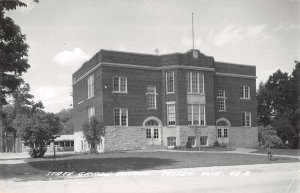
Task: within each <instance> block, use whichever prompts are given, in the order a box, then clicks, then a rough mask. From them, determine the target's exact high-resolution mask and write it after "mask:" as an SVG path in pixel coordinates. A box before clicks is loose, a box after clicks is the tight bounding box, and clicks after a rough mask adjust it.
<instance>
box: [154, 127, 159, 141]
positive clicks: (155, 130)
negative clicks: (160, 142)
mask: <svg viewBox="0 0 300 193" xmlns="http://www.w3.org/2000/svg"><path fill="white" fill-rule="evenodd" d="M153 138H154V139H158V129H154V135H153Z"/></svg>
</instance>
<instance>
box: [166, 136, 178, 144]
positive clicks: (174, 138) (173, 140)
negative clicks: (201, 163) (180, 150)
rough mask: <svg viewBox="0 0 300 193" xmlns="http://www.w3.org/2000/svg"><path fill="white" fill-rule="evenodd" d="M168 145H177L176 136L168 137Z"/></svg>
mask: <svg viewBox="0 0 300 193" xmlns="http://www.w3.org/2000/svg"><path fill="white" fill-rule="evenodd" d="M168 146H176V137H168Z"/></svg>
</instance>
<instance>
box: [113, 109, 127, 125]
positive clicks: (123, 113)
mask: <svg viewBox="0 0 300 193" xmlns="http://www.w3.org/2000/svg"><path fill="white" fill-rule="evenodd" d="M114 120H115V126H128V110H127V109H124V108H121V109H114Z"/></svg>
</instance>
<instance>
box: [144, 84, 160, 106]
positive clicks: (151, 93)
mask: <svg viewBox="0 0 300 193" xmlns="http://www.w3.org/2000/svg"><path fill="white" fill-rule="evenodd" d="M149 87H152V88H154V92H149V90H148V88H149ZM146 96H147V109H149V110H150V109H157V99H156V98H157V97H156V96H157V91H156V85H147V92H146ZM149 96H153V97H154V107H150V106H149V104H151V102H150V103H149V98H148V97H149Z"/></svg>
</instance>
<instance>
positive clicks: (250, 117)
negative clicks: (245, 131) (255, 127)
mask: <svg viewBox="0 0 300 193" xmlns="http://www.w3.org/2000/svg"><path fill="white" fill-rule="evenodd" d="M242 113H243V114H244V116H245V120H244V122H245V125H243V122H242V127H252V116H251V112H249V111H244V112H242ZM247 113H249V115H250V116H249V126H248V125H247V118H246V114H247Z"/></svg>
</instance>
